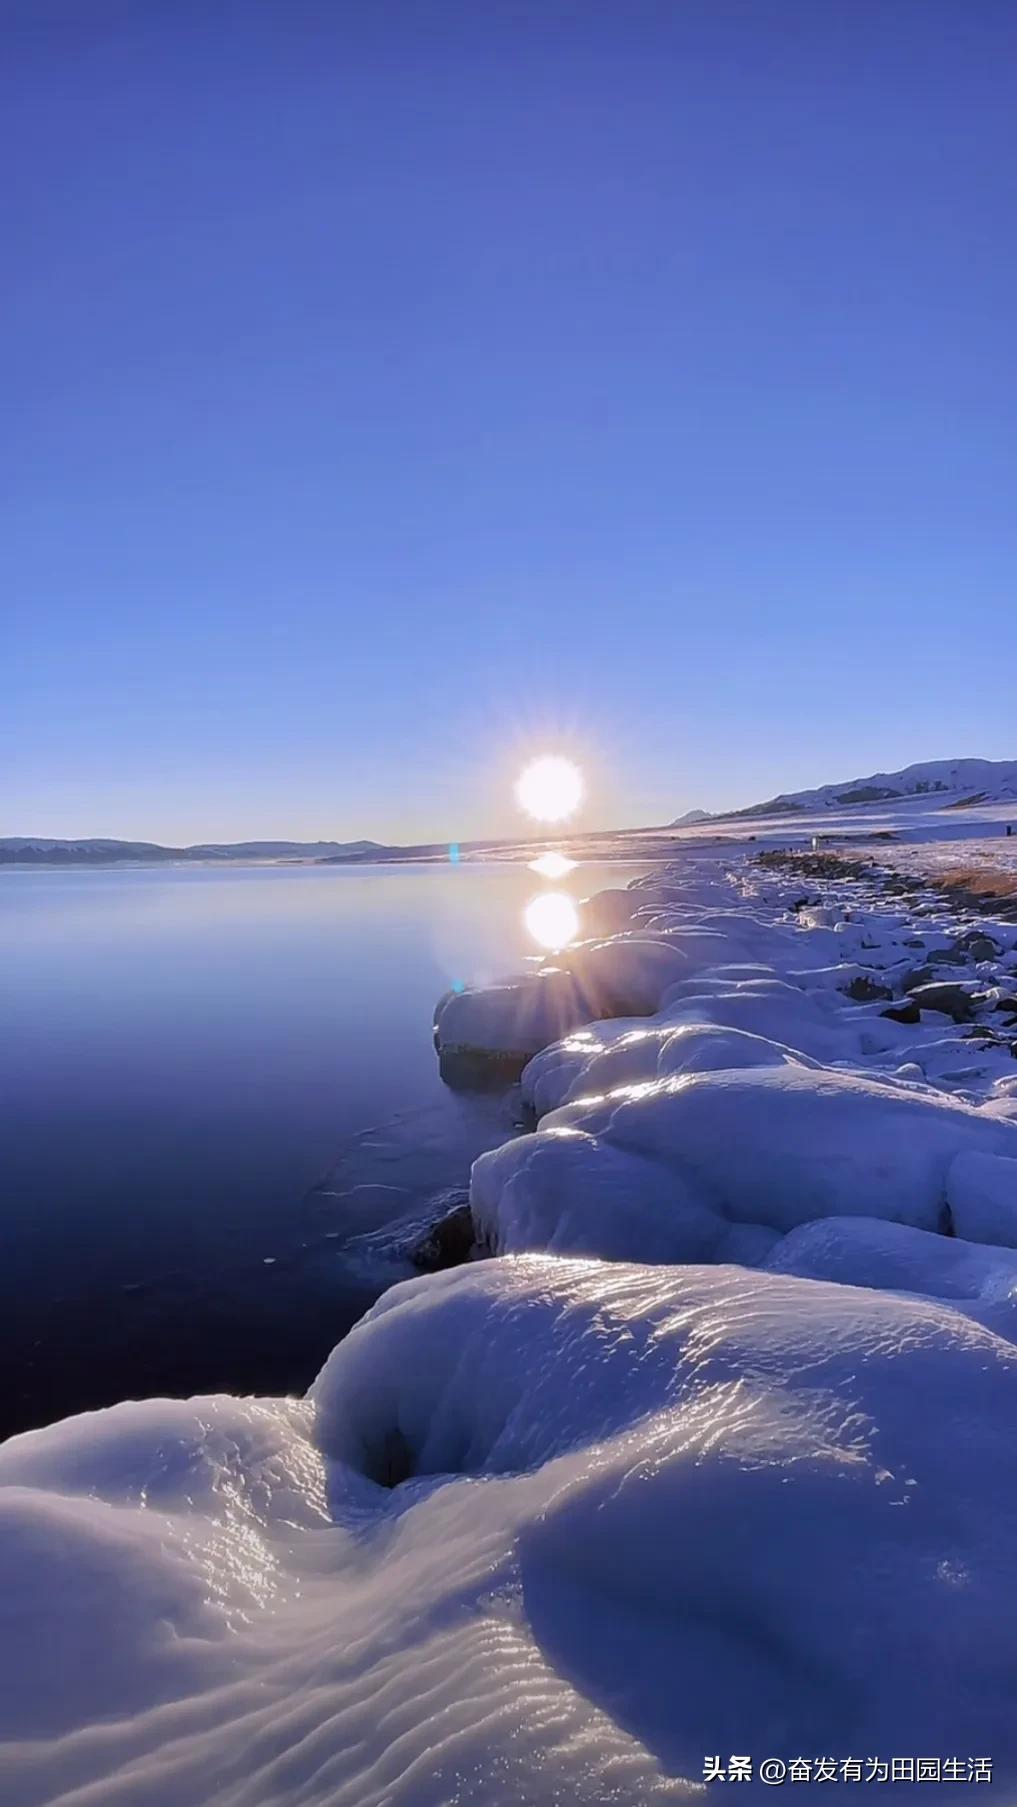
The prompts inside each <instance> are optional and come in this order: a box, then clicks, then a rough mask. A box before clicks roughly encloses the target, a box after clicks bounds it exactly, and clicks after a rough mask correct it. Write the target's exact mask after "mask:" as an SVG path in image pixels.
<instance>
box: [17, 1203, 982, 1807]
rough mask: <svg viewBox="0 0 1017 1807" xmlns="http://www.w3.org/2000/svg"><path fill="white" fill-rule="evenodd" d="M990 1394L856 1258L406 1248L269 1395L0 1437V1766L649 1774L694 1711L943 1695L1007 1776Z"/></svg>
mask: <svg viewBox="0 0 1017 1807" xmlns="http://www.w3.org/2000/svg"><path fill="white" fill-rule="evenodd" d="M911 1234H916V1233H915V1232H911ZM1015 1402H1017V1350H1015V1349H1014V1347H1013V1346H1012V1344H1010V1343H1009V1342H1008V1341H1006V1340H1005V1339H1003V1338H1001V1337H999V1336H997V1335H995V1334H993V1332H992V1331H990V1330H989V1329H987V1328H985V1327H984V1326H983V1325H981V1324H979V1323H976V1322H974V1321H973V1320H972V1319H971V1318H970V1317H969V1316H967V1315H966V1314H964V1313H961V1312H959V1311H956V1310H954V1309H952V1308H950V1307H949V1306H947V1305H942V1304H937V1303H934V1302H930V1301H926V1300H916V1299H904V1298H900V1297H896V1296H894V1295H892V1294H890V1293H886V1292H876V1291H868V1290H864V1289H862V1288H857V1287H849V1286H841V1285H835V1284H829V1283H826V1282H823V1281H816V1280H807V1279H800V1278H795V1277H790V1276H788V1275H785V1274H776V1273H749V1272H747V1271H746V1270H744V1269H741V1268H735V1267H707V1268H704V1267H697V1266H690V1267H681V1268H676V1267H672V1266H665V1267H655V1266H649V1265H645V1264H638V1265H626V1264H622V1263H615V1264H609V1265H605V1264H602V1263H599V1262H583V1261H559V1260H555V1259H553V1258H551V1257H546V1256H544V1257H525V1258H522V1259H518V1260H505V1261H499V1262H486V1263H479V1264H474V1265H473V1266H471V1267H467V1268H465V1269H461V1270H458V1271H455V1272H452V1273H448V1274H443V1275H436V1276H431V1277H428V1278H426V1279H420V1280H416V1281H412V1282H408V1283H406V1284H404V1285H401V1286H399V1287H396V1288H395V1289H393V1291H392V1292H391V1293H389V1294H388V1295H387V1296H386V1297H385V1299H384V1300H382V1302H381V1303H380V1304H379V1305H378V1306H376V1307H375V1308H374V1310H373V1311H372V1312H370V1313H369V1314H368V1315H367V1317H366V1318H365V1319H364V1320H363V1321H362V1323H361V1324H360V1326H359V1327H358V1328H357V1329H355V1330H354V1331H353V1333H352V1334H351V1335H350V1336H349V1337H348V1338H347V1339H346V1341H345V1342H344V1343H342V1344H341V1345H340V1346H339V1348H338V1349H337V1350H336V1351H335V1353H334V1354H333V1356H332V1357H331V1359H330V1361H329V1362H328V1364H327V1365H326V1367H325V1369H324V1371H323V1373H322V1375H321V1377H320V1379H319V1380H318V1382H317V1384H316V1386H315V1388H314V1389H313V1393H312V1398H311V1401H310V1402H309V1403H308V1404H306V1405H298V1404H287V1405H284V1404H282V1403H281V1402H280V1403H276V1404H256V1403H253V1402H246V1403H241V1402H238V1401H227V1400H195V1401H192V1402H189V1403H188V1404H175V1405H172V1406H170V1405H167V1404H165V1403H160V1402H153V1403H151V1404H148V1405H137V1406H122V1407H115V1408H113V1410H111V1411H109V1412H106V1413H102V1414H99V1415H98V1416H97V1417H96V1418H92V1419H82V1420H77V1421H74V1422H72V1423H71V1424H69V1425H64V1426H58V1427H55V1428H54V1429H53V1430H51V1431H46V1432H41V1433H34V1434H33V1435H30V1436H28V1437H24V1438H20V1439H17V1440H16V1441H15V1443H13V1444H12V1445H10V1446H9V1447H8V1449H7V1450H5V1451H3V1452H0V1480H2V1481H3V1483H5V1485H4V1486H3V1487H2V1488H0V1496H2V1497H3V1499H4V1504H5V1509H6V1511H7V1512H8V1514H9V1518H10V1520H11V1521H12V1522H13V1530H12V1531H11V1532H9V1533H8V1537H7V1538H6V1539H5V1547H6V1549H7V1552H8V1559H9V1573H8V1577H7V1579H8V1581H9V1582H10V1581H11V1580H13V1584H14V1585H13V1593H12V1592H11V1591H10V1590H9V1588H5V1590H4V1593H3V1595H2V1596H0V1615H2V1620H3V1627H4V1632H5V1636H7V1637H13V1636H15V1635H17V1637H18V1640H19V1642H18V1646H17V1648H18V1660H17V1662H16V1663H14V1664H12V1665H11V1673H12V1685H13V1693H11V1694H8V1696H7V1699H6V1701H5V1703H4V1711H5V1725H4V1731H5V1734H6V1736H7V1740H8V1741H7V1743H6V1744H5V1745H4V1748H3V1751H2V1762H3V1772H4V1778H5V1793H4V1800H5V1807H27V1804H28V1803H30V1802H31V1803H35V1802H42V1801H47V1802H60V1803H64V1804H65V1807H71V1803H73V1807H100V1803H101V1807H126V1804H127V1803H131V1804H132V1807H134V1804H136V1803H139V1802H143V1803H158V1807H195V1803H197V1802H223V1803H225V1802H229V1803H231V1804H234V1803H236V1804H237V1807H254V1803H261V1804H264V1807H276V1804H278V1803H283V1802H285V1803H292V1802H297V1801H299V1802H300V1803H302V1804H303V1803H306V1804H308V1807H316V1804H318V1803H320V1804H321V1807H325V1803H329V1804H330V1807H382V1804H383V1803H384V1804H385V1807H446V1804H447V1803H451V1802H476V1803H484V1807H509V1804H510V1803H513V1804H514V1803H517V1802H518V1801H520V1800H525V1801H527V1802H528V1803H534V1804H536V1807H543V1804H545V1803H546V1804H547V1807H550V1803H552V1802H554V1801H559V1800H564V1799H569V1800H575V1801H577V1802H580V1803H589V1804H590V1807H592V1804H593V1803H600V1802H603V1801H605V1800H615V1801H620V1802H630V1803H640V1804H642V1803H654V1802H663V1801H681V1800H691V1799H692V1798H693V1796H694V1795H695V1793H696V1789H697V1785H698V1783H699V1779H700V1777H701V1774H702V1764H703V1757H704V1753H706V1752H711V1751H715V1750H720V1751H723V1752H727V1751H730V1750H746V1751H751V1752H755V1753H757V1755H758V1754H764V1753H775V1754H780V1755H783V1756H785V1757H790V1756H793V1755H796V1754H798V1753H800V1751H801V1750H803V1749H804V1750H806V1751H810V1752H811V1751H816V1750H823V1751H825V1750H831V1751H834V1752H837V1753H841V1752H843V1753H848V1752H851V1751H859V1750H861V1751H863V1752H868V1751H876V1750H885V1751H888V1752H889V1751H893V1750H902V1749H903V1750H911V1751H913V1750H929V1751H939V1750H941V1749H942V1747H943V1742H944V1727H945V1728H948V1738H947V1742H948V1744H949V1747H950V1749H951V1750H953V1749H957V1750H960V1751H962V1752H964V1753H967V1752H969V1751H979V1752H981V1751H987V1752H989V1753H990V1754H991V1755H992V1757H993V1759H994V1764H995V1775H996V1778H997V1780H1002V1781H1003V1783H1004V1785H1005V1784H1006V1783H1007V1782H1008V1781H1009V1782H1010V1784H1011V1785H1012V1782H1013V1780H1014V1778H1015V1775H1017V1732H1015V1729H1014V1721H1013V1713H1012V1676H1013V1672H1014V1666H1015V1664H1017V1629H1015V1627H1014V1624H1013V1617H1012V1615H1011V1614H1009V1613H1008V1612H1006V1611H1005V1610H1001V1606H1000V1603H1001V1601H1005V1600H1006V1599H1007V1598H1008V1595H1009V1581H1010V1577H1011V1575H1012V1573H1013V1568H1014V1564H1015V1561H1017V1448H1015V1445H1014V1441H1013V1438H1012V1436H1011V1434H1010V1427H1011V1424H1012V1418H1013V1412H1014V1407H1015ZM120 1584H122V1586H121V1585H120ZM26 1634H27V1642H25V1643H22V1640H23V1639H25V1638H26ZM918 1653H920V1659H919V1656H918Z"/></svg>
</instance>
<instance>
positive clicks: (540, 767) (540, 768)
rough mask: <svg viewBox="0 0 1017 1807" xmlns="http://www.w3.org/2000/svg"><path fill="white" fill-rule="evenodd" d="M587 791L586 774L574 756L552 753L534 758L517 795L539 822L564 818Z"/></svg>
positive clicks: (570, 813)
mask: <svg viewBox="0 0 1017 1807" xmlns="http://www.w3.org/2000/svg"><path fill="white" fill-rule="evenodd" d="M582 794H583V775H582V773H581V772H580V770H579V767H578V766H577V765H573V763H572V761H571V759H561V758H559V757H558V755H557V754H553V753H552V754H548V755H546V756H545V758H543V759H534V760H533V762H532V763H531V764H530V765H528V766H527V767H526V770H525V771H524V772H523V773H522V774H521V775H520V778H519V780H518V782H517V784H516V796H517V798H518V799H519V802H520V804H521V805H522V807H523V809H525V811H526V813H527V815H528V816H535V817H536V819H537V821H538V822H562V821H564V819H565V817H566V816H571V815H572V813H573V811H574V810H575V809H576V808H577V806H578V804H579V801H580V799H581V797H582Z"/></svg>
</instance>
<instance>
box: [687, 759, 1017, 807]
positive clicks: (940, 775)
mask: <svg viewBox="0 0 1017 1807" xmlns="http://www.w3.org/2000/svg"><path fill="white" fill-rule="evenodd" d="M929 795H934V796H937V797H941V798H942V799H943V802H944V804H946V803H947V802H948V801H949V800H950V799H951V798H953V797H955V798H956V800H957V803H958V805H960V804H961V803H965V802H969V801H970V802H975V801H977V802H979V803H985V802H988V801H994V802H1000V803H1003V802H1007V801H1009V800H1010V799H1011V798H1012V799H1017V759H927V760H922V761H920V762H919V763H918V764H917V765H909V766H905V767H904V769H903V771H900V772H872V773H870V775H869V776H868V777H867V778H848V779H844V780H843V781H842V782H841V783H839V784H821V785H820V786H819V787H818V789H816V790H811V791H809V790H806V791H787V792H785V793H783V794H782V795H781V796H779V797H770V798H768V799H767V801H766V802H765V803H753V804H751V805H750V806H749V807H748V808H747V809H739V810H732V811H730V812H729V813H730V814H731V815H737V816H771V815H784V814H786V813H787V812H788V811H789V810H817V809H841V808H843V807H845V806H846V805H852V804H864V803H888V802H891V801H892V800H893V799H894V798H896V797H924V796H929ZM714 819H715V820H716V819H717V818H714Z"/></svg>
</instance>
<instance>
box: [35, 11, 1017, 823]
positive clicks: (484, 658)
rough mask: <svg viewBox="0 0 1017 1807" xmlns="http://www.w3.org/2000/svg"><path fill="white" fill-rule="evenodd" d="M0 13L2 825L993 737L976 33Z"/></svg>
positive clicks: (846, 22) (1002, 595)
mask: <svg viewBox="0 0 1017 1807" xmlns="http://www.w3.org/2000/svg"><path fill="white" fill-rule="evenodd" d="M0 22H2V29H3V38H4V56H3V66H2V74H0V118H2V122H3V123H2V131H3V135H4V144H3V157H4V169H5V175H4V181H3V192H2V200H0V205H2V222H0V224H2V240H0V243H2V247H3V264H4V270H3V277H2V284H3V309H2V333H0V361H2V365H3V370H2V387H3V397H4V401H3V407H4V415H5V421H4V434H3V451H2V488H0V508H2V520H0V561H2V564H0V577H2V586H3V589H2V598H3V625H2V628H0V636H2V641H3V646H2V649H0V650H2V652H3V667H4V683H3V710H2V726H0V761H2V770H0V833H8V834H17V833H24V834H53V835H85V834H96V835H101V834H107V835H124V836H135V837H140V836H146V837H150V838H153V839H158V840H164V841H178V840H198V839H205V838H211V837H215V838H219V839H233V838H242V837H248V836H254V835H273V836H275V835H291V836H295V837H312V836H317V835H322V836H338V837H340V838H352V837H356V836H361V835H370V836H375V837H377V838H380V839H416V838H431V837H450V838H451V837H462V838H465V837H467V836H469V835H472V834H481V833H488V832H499V831H507V830H511V829H512V828H513V827H515V826H516V813H515V810H514V807H513V803H512V796H511V781H512V778H513V777H514V775H515V771H516V769H517V767H518V766H519V765H520V764H521V763H522V761H523V759H524V758H525V757H526V756H527V755H529V754H531V753H535V752H542V751H545V750H554V751H566V752H570V753H572V754H573V755H574V756H576V757H577V758H579V759H580V760H581V762H582V763H583V764H584V766H585V767H586V768H587V771H588V780H589V789H590V803H589V807H588V808H587V810H586V814H585V820H586V821H587V822H588V823H589V824H591V825H599V826H608V825H611V824H614V823H618V824H622V823H627V824H636V823H640V822H644V823H648V822H653V821H660V820H665V819H668V818H670V817H671V816H673V815H675V814H676V813H678V812H679V811H682V810H684V809H686V808H688V807H690V806H692V805H702V806H704V807H719V806H723V805H726V804H737V803H746V802H750V801H754V800H756V799H758V798H760V797H761V796H765V795H769V794H771V793H773V792H774V791H776V790H778V789H781V788H789V787H797V786H800V785H810V784H818V783H822V782H824V781H827V780H833V779H839V778H847V777H850V776H854V775H855V774H860V773H865V772H867V771H870V770H872V769H874V768H876V767H883V768H892V767H894V766H897V765H901V764H905V763H908V762H909V761H911V760H913V759H926V758H937V757H950V756H955V755H962V754H963V755H981V756H985V757H989V758H994V757H1000V758H1002V757H1007V756H1010V757H1012V756H1015V755H1017V697H1015V690H1014V672H1015V669H1017V665H1015V654H1017V595H1015V583H1014V579H1015V571H1017V508H1015V497H1017V468H1015V467H1017V425H1015V422H1017V357H1015V349H1014V332H1015V322H1017V239H1015V231H1014V221H1015V217H1017V126H1015V119H1017V8H1015V6H1014V5H1013V4H1012V0H574V3H570V4H564V3H562V0H513V3H510V0H444V3H442V0H435V3H433V4H429V3H427V0H369V3H363V0H328V3H326V0H320V3H317V4H312V3H310V0H237V3H236V4H227V3H225V0H59V3H56V4H54V3H53V0H0Z"/></svg>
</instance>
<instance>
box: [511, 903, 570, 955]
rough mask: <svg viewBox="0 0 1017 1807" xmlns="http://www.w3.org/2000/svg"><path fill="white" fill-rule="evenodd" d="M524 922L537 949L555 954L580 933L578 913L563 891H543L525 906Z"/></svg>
mask: <svg viewBox="0 0 1017 1807" xmlns="http://www.w3.org/2000/svg"><path fill="white" fill-rule="evenodd" d="M523 921H524V922H525V924H526V927H527V929H528V930H529V932H530V934H531V935H532V936H533V939H534V941H536V942H537V944H538V946H540V947H543V948H547V949H549V950H550V951H551V952H553V953H558V952H559V951H560V949H561V948H563V947H568V945H569V942H570V941H574V940H575V938H576V936H577V935H578V933H579V911H578V910H577V909H576V906H575V904H574V903H573V901H572V899H571V897H566V895H565V893H564V891H542V892H541V894H540V896H539V897H534V898H532V899H531V901H530V902H529V903H528V904H527V906H526V909H525V911H524V913H523Z"/></svg>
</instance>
